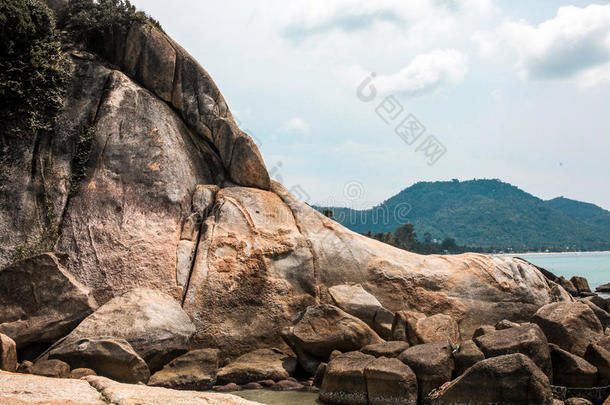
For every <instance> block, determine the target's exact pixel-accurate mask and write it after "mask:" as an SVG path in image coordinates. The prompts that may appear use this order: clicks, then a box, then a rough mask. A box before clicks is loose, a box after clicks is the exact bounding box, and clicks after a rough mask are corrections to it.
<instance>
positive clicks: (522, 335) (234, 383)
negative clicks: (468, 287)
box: [0, 254, 610, 405]
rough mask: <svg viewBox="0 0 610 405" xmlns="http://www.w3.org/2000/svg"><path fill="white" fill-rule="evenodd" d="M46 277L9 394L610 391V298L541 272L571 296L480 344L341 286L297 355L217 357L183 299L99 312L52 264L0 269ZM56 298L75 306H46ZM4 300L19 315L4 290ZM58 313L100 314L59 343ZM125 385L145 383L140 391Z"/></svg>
mask: <svg viewBox="0 0 610 405" xmlns="http://www.w3.org/2000/svg"><path fill="white" fill-rule="evenodd" d="M43 264H44V265H43ZM34 268H42V269H44V271H45V273H44V277H38V279H37V282H38V284H36V285H33V286H34V289H33V290H31V292H32V294H33V296H35V297H37V300H39V303H41V304H45V307H44V311H38V312H37V313H36V314H29V315H30V316H23V315H22V319H21V320H19V321H17V323H15V322H6V321H4V322H2V323H0V332H2V334H0V342H1V345H0V347H1V350H0V369H2V370H4V371H5V372H8V373H11V374H8V373H4V374H2V375H1V376H0V381H1V380H2V378H3V379H4V380H5V381H11V384H13V383H14V384H30V383H31V384H35V385H37V386H40V387H42V386H43V385H48V386H49V389H52V387H55V386H56V384H58V385H57V386H58V387H59V386H63V385H66V384H67V385H66V386H70V388H69V389H74V390H82V389H83V388H82V387H83V385H82V384H80V385H78V384H76V383H74V384H76V385H70V383H67V382H58V383H55V380H49V379H48V377H54V378H55V379H59V380H61V381H65V379H76V380H79V381H80V380H85V381H87V382H88V384H90V385H91V386H92V387H94V388H96V387H99V386H102V387H106V388H103V389H104V390H109V391H111V392H115V391H116V392H120V391H122V390H125V391H127V392H128V394H126V395H136V396H137V395H140V396H143V397H145V398H146V399H145V402H142V403H146V404H148V403H151V404H154V403H157V402H154V401H158V399H156V398H155V397H156V396H157V395H161V394H158V392H160V391H155V390H154V389H152V390H151V391H150V392H148V391H146V389H145V388H143V387H142V384H147V386H148V387H157V388H156V389H166V390H167V391H163V394H162V395H166V396H167V395H170V396H171V395H187V396H189V395H191V396H192V398H190V397H189V398H190V399H189V401H194V402H192V403H198V402H197V401H198V400H199V399H201V398H204V397H200V396H199V395H200V394H195V393H193V392H195V391H200V392H201V391H209V390H213V391H217V392H223V393H229V392H233V391H238V390H241V389H250V390H252V389H268V390H273V391H288V390H301V391H310V392H319V395H320V400H321V401H323V402H325V403H329V404H404V403H407V404H422V403H431V404H455V403H469V404H487V403H506V404H513V403H514V404H517V403H528V404H554V405H558V404H559V403H560V402H561V401H565V403H566V404H574V403H579V404H587V403H592V404H597V405H601V404H602V402H603V400H605V399H606V398H607V397H608V396H609V395H610V313H609V312H610V311H609V310H610V300H608V299H601V298H599V297H598V296H597V295H595V294H594V293H591V291H590V289H589V287H588V283H587V280H586V279H584V278H581V277H573V278H572V279H571V280H565V279H561V278H557V277H555V276H554V275H553V274H552V273H550V272H548V271H546V270H544V269H539V270H540V271H541V272H542V273H543V274H544V275H545V277H547V278H548V279H549V280H554V282H557V283H558V284H559V285H562V287H563V288H565V289H566V290H568V291H570V292H571V293H572V294H573V296H572V298H570V299H569V300H564V301H561V302H554V303H549V304H546V305H543V306H541V307H540V308H539V309H538V310H537V311H536V312H535V313H534V315H533V316H532V317H531V318H530V319H529V321H528V322H514V321H512V320H508V319H505V320H502V321H499V322H497V323H496V324H495V325H480V326H479V327H478V328H476V329H475V331H474V333H473V334H472V335H465V334H463V333H462V332H461V331H460V328H459V326H458V323H457V322H456V320H455V319H454V318H453V317H451V316H449V315H446V314H435V315H430V316H427V315H425V314H423V313H421V312H416V311H397V312H395V313H393V312H392V311H389V310H387V309H386V308H384V307H383V305H382V304H381V303H380V302H379V301H378V300H377V298H376V297H375V296H374V295H373V294H371V293H370V292H368V291H367V290H366V289H364V288H363V287H362V286H361V285H358V284H352V285H348V284H344V285H336V286H333V287H331V288H330V289H329V292H328V293H329V295H330V297H331V298H332V304H319V305H312V306H309V307H307V308H306V309H305V310H304V311H303V312H302V313H301V314H300V315H299V316H298V317H297V318H296V319H295V322H294V324H293V325H292V326H288V327H285V328H284V330H283V331H282V338H283V340H284V341H285V342H286V347H285V348H283V349H279V348H261V349H257V350H253V351H250V352H247V353H244V354H243V355H241V356H238V357H236V358H226V357H223V356H222V352H221V351H220V350H218V349H217V348H203V349H191V347H190V340H191V338H192V336H193V335H194V333H195V327H194V325H193V324H192V322H191V320H190V318H189V317H188V316H187V315H186V313H184V311H183V309H182V308H181V306H180V305H179V303H177V302H176V301H175V300H174V299H173V298H172V297H170V296H168V295H166V294H164V293H161V292H159V291H156V290H150V289H142V288H140V289H134V290H132V291H130V292H127V293H125V294H123V295H121V296H118V297H116V298H114V299H112V300H110V301H108V302H107V303H106V304H104V305H102V306H99V307H98V306H97V304H96V303H95V301H94V300H92V298H91V297H90V295H89V294H88V290H87V288H86V287H84V286H82V285H80V284H79V283H78V282H77V281H75V280H73V279H71V278H70V277H69V274H67V273H66V272H65V270H64V269H63V268H62V266H61V264H60V262H59V260H58V259H57V258H55V256H54V255H53V254H43V255H40V256H37V257H33V258H30V259H27V260H25V261H22V262H19V263H17V264H14V265H12V266H10V267H9V268H6V269H3V270H0V280H2V281H4V285H13V286H14V285H16V284H17V283H16V281H17V278H18V277H29V275H31V273H32V270H33V269H34ZM45 277H46V278H45ZM10 280H12V281H11V282H9V281H10ZM20 284H22V285H23V284H24V283H23V282H22V283H20ZM25 284H27V283H25ZM30 285H31V284H30ZM41 286H44V287H45V288H44V289H40V287H41ZM49 289H50V290H53V292H54V295H53V296H54V297H63V298H62V299H61V300H52V301H50V302H47V303H45V302H44V301H40V300H41V299H44V298H43V297H44V294H43V292H44V291H45V290H49ZM0 301H1V302H2V303H3V304H4V307H5V308H12V309H13V310H16V309H17V307H16V304H17V302H16V301H12V302H11V300H10V296H9V295H8V294H6V292H5V294H4V295H0ZM9 303H11V304H12V305H9ZM77 303H78V305H77ZM19 304H20V311H21V312H22V313H25V311H26V310H27V308H28V303H27V302H25V301H23V299H21V302H20V303H19ZM85 304H86V305H85ZM79 305H80V306H79ZM84 305H85V306H84ZM58 306H59V307H58ZM58 308H64V309H65V308H89V310H88V311H87V312H91V313H90V314H89V315H88V316H86V317H85V318H84V319H82V320H81V321H80V323H79V324H78V325H76V326H75V327H73V329H72V330H71V331H70V332H69V333H67V332H66V331H67V329H65V328H63V329H58V331H59V332H57V333H55V332H53V331H54V330H55V329H53V328H51V325H53V326H55V325H63V324H66V322H65V320H66V319H71V317H73V315H72V312H70V311H67V312H61V311H59V310H58ZM41 312H42V313H41ZM34 315H36V316H34ZM17 325H20V326H23V327H21V328H17ZM49 335H51V336H54V337H53V339H57V340H56V341H55V342H54V343H53V344H51V345H50V347H49V348H47V349H46V350H44V351H43V352H41V353H40V354H39V355H37V356H36V358H34V359H32V360H33V361H29V360H21V362H19V363H18V358H20V357H23V356H28V355H31V348H30V349H27V350H25V351H24V350H18V347H21V348H23V345H24V344H26V347H31V344H32V343H35V342H37V341H38V340H39V339H43V340H44V339H47V338H48V336H49ZM62 335H63V336H62ZM17 342H18V343H17ZM15 372H17V373H19V374H12V373H15ZM21 375H36V376H43V377H46V378H47V380H36V379H33V380H32V378H33V377H25V376H24V377H20V376H21ZM98 376H99V377H98ZM20 378H25V380H23V381H22V380H20ZM28 379H29V380H28ZM111 380H115V381H117V383H114V382H112V381H111ZM119 383H123V384H119ZM125 383H128V384H136V386H137V387H140V388H137V390H138V393H137V394H135V393H131V390H132V388H129V385H126V384H125ZM62 384H63V385H62ZM116 387H120V389H119V388H116ZM8 388H9V386H8V385H6V384H4V385H0V400H2V401H9V402H8V403H10V400H11V398H13V397H12V396H13V395H16V394H15V393H14V390H13V391H11V389H8ZM41 389H42V388H41ZM62 389H64V388H62ZM65 389H68V388H65ZM134 389H135V388H134ZM175 390H181V391H182V392H185V393H191V394H177V393H175V392H174V391H175ZM9 391H10V392H9ZM170 391H172V392H174V393H172V392H170ZM11 392H12V393H11ZM33 395H34V394H32V393H28V392H26V391H23V392H22V393H20V394H19V395H18V396H17V397H18V398H19V401H23V402H19V403H36V402H33V399H32V396H33ZM117 395H118V394H117ZM121 395H122V394H121ZM201 395H207V394H201ZM574 395H578V396H579V397H581V399H579V401H580V402H575V401H576V400H575V399H574V398H573V396H574ZM17 397H15V398H17ZM103 397H104V398H107V397H108V396H107V395H105V394H104V395H103ZM205 398H206V400H208V399H207V397H205ZM56 400H57V401H59V399H56ZM224 400H226V401H238V400H235V399H230V400H229V399H224ZM15 401H16V399H15ZM28 401H29V402H28ZM146 401H148V402H146ZM586 401H590V402H586ZM3 403H4V402H3ZM15 403H16V402H15ZM57 403H62V402H57ZM83 403H89V402H86V401H85V402H83ZM91 403H96V402H95V401H93V402H91ZM110 403H114V402H112V400H111V401H110ZM189 403H191V402H189ZM227 403H231V402H227ZM234 403H241V402H234Z"/></svg>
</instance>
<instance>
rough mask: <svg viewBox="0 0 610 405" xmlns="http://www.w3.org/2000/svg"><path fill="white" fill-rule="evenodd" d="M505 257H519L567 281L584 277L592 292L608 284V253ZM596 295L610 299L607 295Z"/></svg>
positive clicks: (609, 258)
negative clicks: (576, 277)
mask: <svg viewBox="0 0 610 405" xmlns="http://www.w3.org/2000/svg"><path fill="white" fill-rule="evenodd" d="M507 256H516V257H521V258H523V259H525V260H527V261H528V262H531V263H534V264H535V265H536V266H539V267H542V268H545V269H547V270H549V271H551V272H553V274H555V275H556V276H557V277H559V276H564V277H565V278H567V279H568V280H569V279H570V278H571V277H572V276H581V277H585V278H586V279H587V281H589V287H591V291H593V292H595V287H597V286H599V285H602V284H606V283H610V252H581V253H528V254H516V255H507ZM598 294H599V295H601V296H604V297H606V298H610V294H608V293H605V294H604V293H598Z"/></svg>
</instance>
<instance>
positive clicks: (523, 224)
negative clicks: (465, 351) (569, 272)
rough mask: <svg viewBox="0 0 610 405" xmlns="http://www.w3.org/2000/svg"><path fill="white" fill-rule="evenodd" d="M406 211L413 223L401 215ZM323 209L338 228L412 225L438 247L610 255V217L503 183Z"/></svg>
mask: <svg viewBox="0 0 610 405" xmlns="http://www.w3.org/2000/svg"><path fill="white" fill-rule="evenodd" d="M405 206H408V207H410V211H409V214H408V215H407V217H402V216H399V215H395V213H396V212H399V210H400V208H401V207H403V208H404V207H405ZM318 209H319V210H320V211H322V210H324V209H327V210H328V209H332V211H333V215H334V217H335V219H336V220H337V221H338V222H340V223H341V224H343V225H345V226H347V227H348V228H350V229H352V230H354V231H356V232H360V233H363V234H367V233H368V232H369V231H370V233H371V235H375V234H382V233H388V232H389V233H393V232H394V231H395V230H396V229H397V228H398V227H399V226H400V225H402V224H403V223H405V222H410V223H412V224H413V226H414V231H415V232H417V234H419V235H424V236H425V235H426V234H427V235H428V236H429V238H430V240H431V241H434V240H436V243H441V242H442V240H444V239H446V238H453V239H454V240H455V241H456V244H459V245H467V246H478V247H480V248H482V249H483V250H486V251H507V250H515V251H541V250H542V251H543V250H547V249H548V250H550V251H564V250H598V249H599V250H602V249H604V250H607V249H610V226H608V225H609V224H610V212H608V211H605V210H603V209H601V208H599V207H597V206H594V205H592V204H585V203H580V202H577V201H572V200H566V199H555V200H551V201H543V200H541V199H539V198H536V197H534V196H532V195H531V194H528V193H526V192H524V191H522V190H520V189H519V188H517V187H515V186H512V185H510V184H507V183H503V182H501V181H499V180H472V181H465V182H459V181H457V180H454V181H445V182H421V183H417V184H415V185H413V186H411V187H409V188H407V189H405V190H403V191H401V192H400V193H399V194H397V195H395V196H394V197H392V198H390V199H388V200H386V201H384V202H383V203H382V204H380V205H379V206H376V207H373V208H371V209H369V210H363V211H358V210H351V209H349V208H337V207H334V208H333V207H319V208H318ZM424 239H425V238H424ZM458 250H459V249H458Z"/></svg>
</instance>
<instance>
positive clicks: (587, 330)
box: [532, 302, 603, 357]
mask: <svg viewBox="0 0 610 405" xmlns="http://www.w3.org/2000/svg"><path fill="white" fill-rule="evenodd" d="M532 322H534V323H536V324H537V325H538V326H540V328H541V329H542V331H543V332H544V334H545V335H546V338H547V340H548V341H549V343H554V344H556V345H557V346H559V347H561V348H562V349H564V350H567V351H568V352H570V353H573V354H575V355H577V356H580V357H582V356H583V355H584V354H585V350H587V346H589V344H590V343H591V342H594V341H596V340H597V339H599V338H600V337H601V336H602V334H603V329H602V326H601V324H600V323H599V320H598V319H597V317H596V316H595V313H594V312H593V311H592V310H591V308H589V307H588V306H587V305H586V304H583V303H581V302H557V303H553V304H548V305H545V306H543V307H542V308H540V309H539V310H538V311H537V312H536V314H534V316H533V317H532Z"/></svg>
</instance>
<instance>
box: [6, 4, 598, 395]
mask: <svg viewBox="0 0 610 405" xmlns="http://www.w3.org/2000/svg"><path fill="white" fill-rule="evenodd" d="M46 3H47V4H48V5H49V7H51V8H52V9H53V10H54V12H55V13H56V16H63V18H64V19H65V16H66V15H65V14H62V13H68V12H72V14H71V15H69V17H70V18H71V19H70V21H72V22H73V23H74V24H73V25H70V24H65V25H64V26H63V27H62V28H61V31H60V30H58V29H56V28H55V26H54V21H55V18H54V14H53V12H52V11H51V10H49V8H48V7H47V6H45V4H44V3H42V2H40V1H38V0H33V1H28V2H22V4H21V5H22V6H23V7H17V8H15V10H17V11H21V12H24V13H25V14H27V15H26V16H25V17H27V18H25V17H24V19H21V20H20V19H19V18H16V19H15V21H13V23H14V24H16V25H18V24H20V23H23V22H24V21H26V20H27V21H30V20H32V27H34V28H39V30H40V32H42V34H41V35H42V36H43V37H44V38H46V40H47V41H48V42H49V44H48V45H49V46H55V47H56V49H57V53H58V54H59V53H61V57H62V58H63V59H62V60H63V61H64V62H65V65H66V71H67V72H68V71H69V76H70V81H69V85H68V86H67V88H66V89H65V99H64V100H63V108H62V109H61V111H60V112H59V113H58V114H59V115H58V116H57V117H54V118H53V119H54V121H53V122H54V123H55V124H54V127H53V129H52V131H47V132H44V133H38V132H34V133H22V134H21V135H20V136H18V137H11V136H6V137H4V138H3V142H4V143H3V148H4V149H3V151H4V150H7V151H10V152H11V153H10V154H6V156H5V155H3V156H2V159H1V160H0V165H1V169H2V170H0V174H1V175H0V197H1V198H0V226H1V227H2V230H3V232H2V234H0V369H1V370H3V371H2V372H0V403H2V404H4V403H7V404H18V405H24V404H45V403H52V404H54V405H73V404H74V403H79V404H95V405H99V404H120V405H128V404H129V405H132V404H151V405H156V404H167V403H179V404H204V403H206V404H210V403H212V404H213V403H229V404H231V403H235V404H242V403H243V404H245V403H248V402H247V401H244V400H242V399H240V398H236V397H232V396H223V395H225V394H220V393H219V392H210V390H212V391H214V390H216V391H221V392H231V391H234V390H239V389H242V388H245V389H269V390H278V391H281V390H303V391H311V392H319V396H320V398H321V400H323V401H325V402H327V403H334V404H399V403H400V404H403V403H413V404H423V403H433V404H456V403H460V404H463V403H467V404H481V405H483V404H488V403H497V404H524V403H527V404H549V405H551V404H554V405H558V404H559V403H560V401H563V400H564V399H565V403H566V404H568V405H570V404H577V403H580V404H586V403H587V402H583V401H585V400H584V399H579V400H576V399H573V398H571V397H572V396H573V395H572V394H573V393H578V395H579V396H588V397H589V399H590V400H591V401H592V402H593V403H595V404H600V403H601V402H602V400H603V399H605V398H602V397H603V396H607V387H606V388H600V387H605V386H607V385H609V384H610V381H609V380H610V347H609V346H610V336H608V334H609V333H610V332H609V330H608V324H609V322H610V314H609V312H610V303H609V301H608V300H607V299H606V300H605V299H602V298H601V297H599V296H597V295H596V294H595V293H593V292H591V290H590V288H589V286H588V283H587V281H586V279H583V278H581V277H573V278H572V279H571V280H567V279H565V278H563V277H556V276H555V275H554V274H552V273H550V272H548V271H547V270H545V269H543V268H539V267H536V266H534V265H532V264H531V263H529V262H527V261H525V260H522V259H519V258H500V257H491V256H486V255H482V254H475V253H465V254H461V255H447V256H443V255H428V256H422V255H418V254H414V253H411V252H407V251H405V250H401V249H397V248H394V247H392V246H389V245H386V244H383V243H381V242H379V241H376V240H373V239H371V238H368V237H365V236H363V235H359V234H356V233H354V232H351V231H349V230H348V229H346V228H344V227H342V226H341V225H339V224H338V223H336V222H335V221H333V220H332V219H330V218H327V217H325V216H324V215H322V214H320V213H318V212H317V211H315V210H313V209H312V208H311V207H310V206H309V205H308V204H306V203H304V202H302V201H299V199H298V198H296V197H295V196H294V195H293V194H292V193H291V192H290V191H289V190H287V189H286V188H285V187H284V186H282V185H281V184H279V183H277V182H274V181H272V180H270V177H269V173H268V172H267V169H266V167H265V164H264V162H263V160H262V157H261V155H260V153H259V151H258V147H257V146H256V144H255V143H254V141H253V140H252V139H250V137H249V136H248V135H247V134H246V133H245V132H243V131H241V130H240V129H239V128H238V126H237V123H236V121H235V120H234V118H233V116H232V114H231V112H230V110H229V108H228V106H227V104H226V102H225V100H224V98H223V96H222V94H221V93H220V91H219V89H218V88H217V86H216V85H215V83H214V82H213V80H212V78H211V77H210V75H209V74H208V73H207V72H206V71H205V70H204V69H203V67H201V66H200V65H199V63H198V62H197V61H196V60H195V59H194V58H193V57H192V56H191V55H189V54H188V53H187V52H186V51H185V50H184V49H183V48H182V47H180V46H179V45H178V44H177V43H176V42H175V41H173V40H172V39H171V38H170V37H169V36H167V35H166V34H165V33H164V32H163V31H162V30H160V29H159V28H158V25H155V24H154V23H153V22H152V21H151V20H149V19H147V18H145V17H142V15H140V14H137V13H136V12H135V9H132V8H130V7H125V4H124V3H122V2H93V1H88V0H82V1H81V0H79V1H73V2H71V3H70V5H68V2H67V1H66V0H53V1H47V2H46ZM121 5H122V6H123V7H121ZM28 7H30V8H31V10H30V11H27V10H25V11H24V9H26V8H28ZM66 7H68V8H66ZM72 7H75V8H72ZM66 10H68V11H66ZM17 11H15V13H17ZM32 16H43V17H44V18H38V17H36V18H34V17H32ZM28 18H29V19H30V20H28ZM117 21H118V22H117ZM36 24H39V25H40V27H35V26H36ZM32 27H30V26H28V27H27V29H25V28H24V29H23V30H22V31H24V32H25V31H27V30H29V29H30V28H32ZM75 27H79V30H80V31H79V32H78V33H77V32H74V30H75V29H76V28H75ZM22 28H23V27H22ZM15 32H21V31H19V30H15ZM77 34H78V35H77ZM7 35H8V34H7ZM87 35H89V36H91V37H90V38H89V39H90V40H89V41H87V40H84V39H83V38H85V37H86V36H87ZM60 39H61V44H60V41H59V40H60ZM93 39H94V40H93ZM26 42H27V41H26ZM60 45H61V46H60ZM31 67H32V69H35V66H31ZM55 90H59V89H55ZM59 93H61V92H59ZM53 94H55V93H53ZM42 242H44V243H42ZM16 254H17V255H16ZM558 384H559V385H558ZM583 390H584V391H583ZM75 401H76V402H75ZM578 401H580V402H578ZM606 405H608V404H606Z"/></svg>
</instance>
